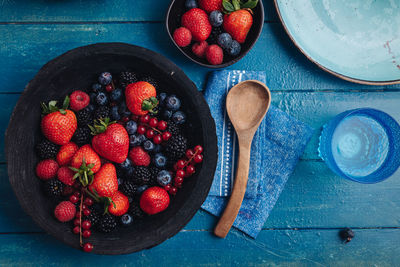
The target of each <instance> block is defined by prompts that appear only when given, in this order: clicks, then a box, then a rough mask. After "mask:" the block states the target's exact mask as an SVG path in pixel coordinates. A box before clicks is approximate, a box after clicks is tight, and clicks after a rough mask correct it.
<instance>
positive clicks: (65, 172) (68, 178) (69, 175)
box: [57, 166, 75, 185]
mask: <svg viewBox="0 0 400 267" xmlns="http://www.w3.org/2000/svg"><path fill="white" fill-rule="evenodd" d="M74 174H75V173H74V171H72V170H71V169H70V168H68V167H65V166H64V167H61V168H59V169H58V171H57V178H58V180H60V181H61V182H63V184H66V185H73V184H74Z"/></svg>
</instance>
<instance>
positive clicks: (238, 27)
mask: <svg viewBox="0 0 400 267" xmlns="http://www.w3.org/2000/svg"><path fill="white" fill-rule="evenodd" d="M252 25H253V16H252V15H251V14H250V12H249V11H248V10H246V9H240V10H237V11H235V12H232V13H230V14H229V15H225V17H224V29H225V31H226V32H227V33H229V34H230V35H231V36H232V38H233V39H235V40H236V41H238V42H239V43H241V44H243V43H244V42H245V41H246V37H247V34H248V33H249V31H250V28H251V26H252Z"/></svg>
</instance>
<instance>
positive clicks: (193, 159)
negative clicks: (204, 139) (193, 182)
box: [164, 145, 203, 195]
mask: <svg viewBox="0 0 400 267" xmlns="http://www.w3.org/2000/svg"><path fill="white" fill-rule="evenodd" d="M202 153H203V147H202V146H199V145H198V146H195V147H194V149H188V150H186V153H185V155H186V157H185V158H184V159H180V160H178V161H177V162H176V163H175V165H174V170H175V171H176V173H175V178H174V180H173V182H171V183H170V184H168V185H166V186H165V187H164V189H165V190H167V192H168V193H170V194H171V195H175V194H176V193H177V192H178V188H181V187H182V184H183V179H184V178H187V177H190V176H192V175H193V174H194V173H195V171H196V168H195V165H196V164H199V163H201V162H202V161H203V154H202ZM172 184H173V185H172Z"/></svg>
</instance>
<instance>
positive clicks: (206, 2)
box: [199, 0, 222, 13]
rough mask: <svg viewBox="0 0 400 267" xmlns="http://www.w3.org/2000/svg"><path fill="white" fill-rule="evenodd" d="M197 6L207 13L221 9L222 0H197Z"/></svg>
mask: <svg viewBox="0 0 400 267" xmlns="http://www.w3.org/2000/svg"><path fill="white" fill-rule="evenodd" d="M199 6H200V8H201V9H203V10H204V11H205V12H207V13H211V12H212V11H214V10H221V9H222V0H199Z"/></svg>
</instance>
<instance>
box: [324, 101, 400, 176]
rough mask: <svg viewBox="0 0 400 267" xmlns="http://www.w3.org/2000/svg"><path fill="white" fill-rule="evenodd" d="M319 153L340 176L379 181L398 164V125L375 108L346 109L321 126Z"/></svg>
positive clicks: (399, 130)
mask: <svg viewBox="0 0 400 267" xmlns="http://www.w3.org/2000/svg"><path fill="white" fill-rule="evenodd" d="M318 152H319V156H320V157H321V158H322V159H323V160H324V161H325V163H326V164H327V165H328V167H329V168H330V169H331V170H332V171H333V172H335V173H336V174H338V175H339V176H341V177H344V178H347V179H349V180H352V181H356V182H359V183H365V184H371V183H377V182H381V181H383V180H385V179H387V178H388V177H390V176H391V175H392V174H394V173H395V172H396V170H397V169H398V168H399V166H400V126H399V124H398V123H397V122H396V120H394V119H393V118H392V117H391V116H390V115H388V114H386V113H385V112H382V111H379V110H376V109H372V108H360V109H354V110H349V111H345V112H343V113H341V114H339V115H337V116H336V117H335V118H333V119H332V120H330V121H329V122H328V123H327V124H325V125H324V126H323V129H322V132H321V136H320V139H319V148H318Z"/></svg>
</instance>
